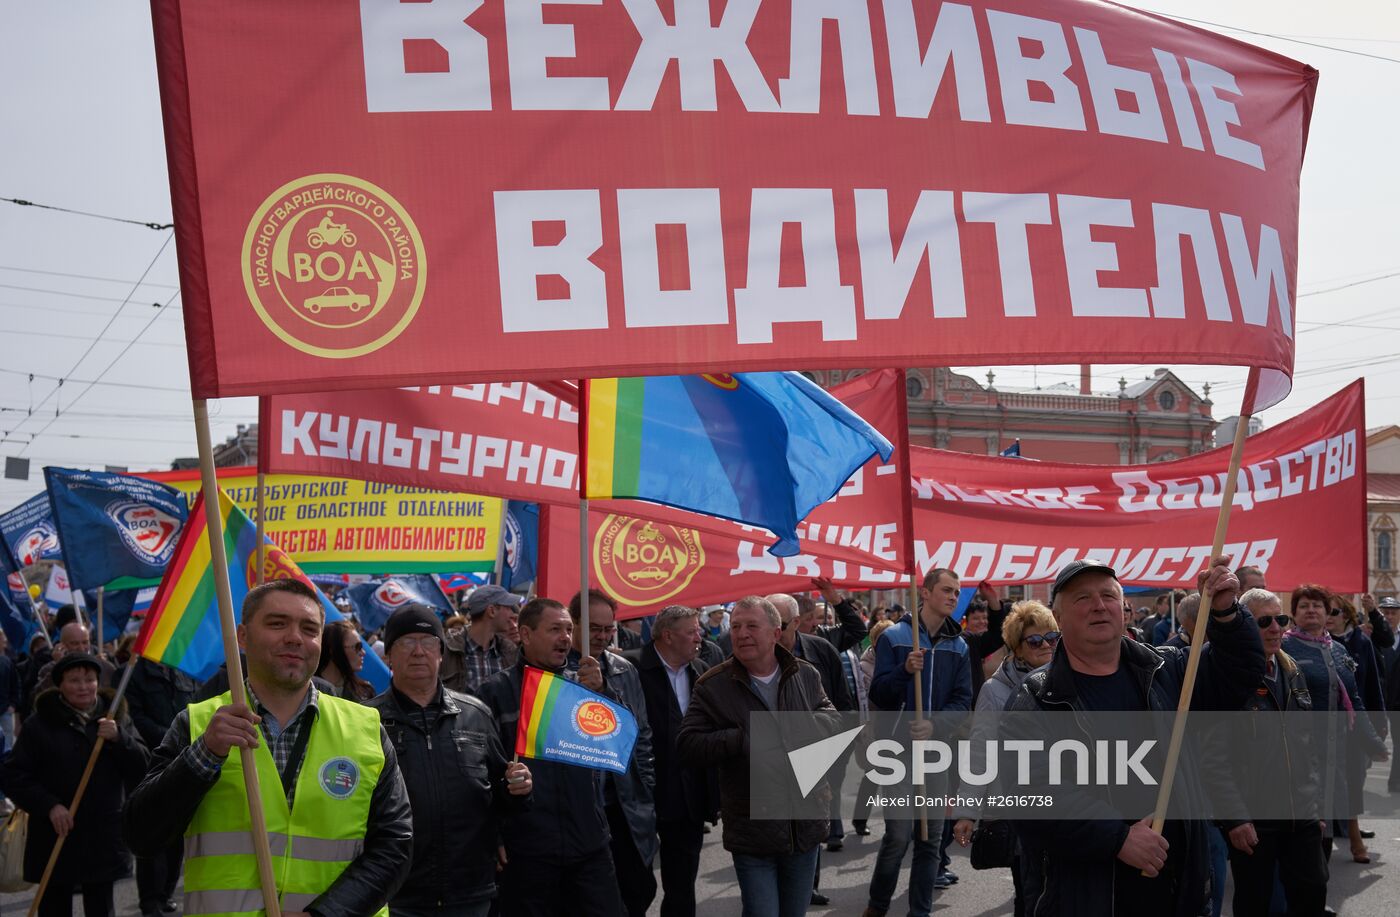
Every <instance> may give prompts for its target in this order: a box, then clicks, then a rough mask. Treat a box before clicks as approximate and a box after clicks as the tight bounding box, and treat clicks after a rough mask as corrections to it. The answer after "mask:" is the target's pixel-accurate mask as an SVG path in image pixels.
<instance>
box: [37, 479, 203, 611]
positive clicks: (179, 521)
mask: <svg viewBox="0 0 1400 917" xmlns="http://www.w3.org/2000/svg"><path fill="white" fill-rule="evenodd" d="M44 479H45V480H46V481H47V482H48V485H49V503H50V504H51V505H52V506H53V519H54V522H55V523H56V525H57V527H58V537H59V541H60V542H61V543H62V545H63V558H64V563H65V566H67V568H68V578H69V580H71V581H72V583H73V587H74V588H75V589H96V588H97V587H98V586H106V587H108V588H109V589H124V588H133V587H137V588H139V587H141V586H153V585H155V584H156V583H158V582H159V581H160V578H161V575H162V574H164V573H165V565H166V564H168V563H169V562H170V558H171V557H173V556H174V554H175V542H176V541H178V540H179V537H180V530H181V529H182V528H183V527H184V525H185V518H186V517H187V516H188V515H189V510H188V509H187V508H186V506H185V498H184V496H183V495H182V494H181V493H180V492H179V491H178V490H176V489H175V488H173V487H167V486H166V485H164V484H159V483H156V482H155V481H148V480H146V479H145V478H138V477H133V476H131V475H126V474H111V473H108V472H105V471H76V470H74V469H71V468H52V467H50V468H45V469H44Z"/></svg>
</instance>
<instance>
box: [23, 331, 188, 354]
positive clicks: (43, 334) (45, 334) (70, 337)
mask: <svg viewBox="0 0 1400 917" xmlns="http://www.w3.org/2000/svg"><path fill="white" fill-rule="evenodd" d="M5 333H6V334H22V335H24V336H25V337H36V338H58V339H60V340H64V341H95V340H97V339H96V338H90V337H84V336H83V335H81V334H59V333H58V332H56V331H16V330H14V329H13V328H10V329H6V331H5ZM107 343H108V344H135V343H136V341H135V340H131V341H114V340H110V339H109V340H108V341H107ZM140 343H141V345H142V346H144V347H179V348H182V349H183V348H184V346H185V345H184V344H181V343H176V342H172V341H141V342H140Z"/></svg>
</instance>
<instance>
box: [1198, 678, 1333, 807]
mask: <svg viewBox="0 0 1400 917" xmlns="http://www.w3.org/2000/svg"><path fill="white" fill-rule="evenodd" d="M1275 659H1276V668H1277V671H1276V672H1275V677H1274V678H1273V679H1272V680H1270V679H1267V678H1263V679H1260V681H1259V686H1258V687H1257V688H1256V689H1255V691H1254V693H1253V694H1251V695H1250V697H1249V700H1247V701H1246V702H1245V705H1244V709H1245V710H1247V711H1249V712H1251V713H1257V714H1260V715H1261V716H1267V715H1268V714H1269V713H1280V712H1283V713H1300V712H1310V711H1311V710H1312V696H1311V695H1310V694H1308V682H1307V679H1306V678H1304V677H1303V673H1302V672H1301V671H1300V670H1299V668H1298V664H1297V663H1296V662H1294V661H1293V658H1292V657H1291V656H1289V655H1288V654H1287V653H1284V652H1282V651H1280V652H1279V653H1278V655H1277V656H1276V657H1275ZM1261 716H1252V717H1249V718H1248V720H1247V723H1248V725H1247V726H1246V725H1245V724H1243V723H1240V722H1239V721H1238V720H1232V721H1231V723H1230V724H1229V725H1228V726H1226V725H1225V724H1222V725H1221V727H1219V728H1220V729H1222V730H1224V729H1228V730H1229V735H1224V734H1219V733H1217V734H1216V735H1213V736H1211V739H1210V741H1209V742H1207V743H1206V746H1205V747H1206V755H1205V757H1204V759H1203V761H1202V765H1203V767H1202V770H1203V774H1202V777H1203V780H1204V782H1205V785H1206V790H1207V792H1208V793H1209V795H1210V797H1211V804H1212V807H1213V808H1214V810H1215V812H1216V814H1217V821H1218V822H1219V823H1220V826H1221V827H1222V828H1224V829H1225V830H1226V831H1229V830H1231V829H1232V828H1235V827H1237V826H1239V825H1242V824H1244V823H1245V822H1247V821H1249V822H1253V823H1254V827H1255V829H1256V830H1258V831H1267V830H1287V829H1289V828H1292V827H1293V826H1294V825H1295V824H1298V823H1306V822H1315V821H1317V819H1318V818H1319V817H1320V815H1321V795H1322V781H1321V773H1322V762H1321V759H1320V758H1319V756H1318V754H1317V749H1315V748H1313V744H1312V730H1311V729H1309V728H1307V727H1306V726H1302V724H1301V723H1299V722H1298V719H1297V718H1294V719H1291V720H1290V719H1289V718H1287V717H1281V718H1274V719H1272V720H1271V721H1270V722H1268V723H1266V722H1265V721H1264V720H1263V719H1261ZM1295 723H1296V724H1297V725H1299V726H1302V728H1298V729H1288V728H1287V727H1288V726H1290V725H1294V724H1295ZM1261 725H1263V726H1264V728H1262V729H1261V728H1259V727H1260V726H1261ZM1280 769H1282V771H1283V775H1282V776H1283V780H1284V783H1285V784H1286V785H1287V786H1288V788H1289V791H1290V796H1289V802H1290V804H1291V805H1290V808H1291V809H1292V812H1293V816H1292V818H1290V819H1287V820H1264V819H1261V818H1259V816H1258V815H1257V814H1254V813H1258V812H1262V811H1266V810H1277V808H1278V802H1279V800H1278V799H1277V798H1269V799H1267V800H1265V799H1263V798H1261V796H1260V794H1261V793H1273V792H1274V790H1273V788H1274V787H1275V786H1277V783H1276V782H1274V781H1273V780H1270V781H1260V780H1259V779H1258V775H1260V774H1264V773H1269V774H1274V773H1277V772H1278V771H1279V770H1280Z"/></svg>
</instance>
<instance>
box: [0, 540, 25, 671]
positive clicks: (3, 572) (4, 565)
mask: <svg viewBox="0 0 1400 917" xmlns="http://www.w3.org/2000/svg"><path fill="white" fill-rule="evenodd" d="M0 580H4V582H5V585H4V586H3V587H0V598H7V599H9V600H10V601H11V602H13V603H14V604H15V605H16V606H17V607H20V608H28V607H29V586H28V585H27V584H26V583H25V581H24V576H23V575H22V574H21V573H20V566H19V562H18V561H16V560H15V555H14V554H13V553H12V552H11V551H10V546H9V544H8V543H7V542H6V541H5V539H3V538H0ZM7 593H8V594H7ZM20 648H21V649H22V648H23V647H20Z"/></svg>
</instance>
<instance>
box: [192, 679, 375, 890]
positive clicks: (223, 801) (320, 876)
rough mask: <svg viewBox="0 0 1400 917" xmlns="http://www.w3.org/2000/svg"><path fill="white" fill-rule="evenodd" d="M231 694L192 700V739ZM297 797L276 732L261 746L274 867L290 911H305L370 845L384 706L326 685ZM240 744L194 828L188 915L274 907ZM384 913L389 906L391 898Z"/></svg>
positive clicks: (261, 774)
mask: <svg viewBox="0 0 1400 917" xmlns="http://www.w3.org/2000/svg"><path fill="white" fill-rule="evenodd" d="M228 703H230V695H229V694H228V692H225V693H224V694H223V695H222V696H221V697H215V698H211V699H209V700H207V701H203V702H202V703H198V704H191V705H190V708H189V711H190V741H191V742H193V741H194V740H195V739H196V738H198V737H199V736H201V735H203V734H204V730H205V728H206V727H207V726H208V725H209V720H210V719H211V718H212V717H213V716H214V711H216V710H218V709H219V708H220V707H222V706H224V705H225V704H228ZM316 704H317V713H316V718H315V720H314V721H313V722H312V724H311V735H310V737H309V738H308V740H307V743H306V754H305V756H304V757H303V758H302V765H301V771H300V773H299V774H298V775H297V782H296V792H295V793H294V794H293V798H292V806H291V808H290V809H289V808H288V806H287V797H286V794H285V793H283V791H282V778H281V777H280V776H279V775H278V773H277V766H276V764H275V763H274V762H273V760H272V752H271V751H270V750H269V749H268V745H267V742H266V741H263V742H259V743H258V747H257V749H256V750H255V751H254V752H253V759H254V761H255V762H256V763H257V769H258V781H259V786H260V787H261V789H262V808H263V817H264V818H265V819H266V820H267V833H268V843H269V846H270V847H271V850H272V872H273V875H274V876H275V878H276V882H277V891H278V893H279V896H280V900H281V904H282V909H283V910H284V911H304V910H306V908H307V906H308V905H310V904H311V902H312V901H314V900H315V899H316V898H317V896H319V895H320V894H321V893H323V892H324V891H325V890H326V889H328V888H330V886H331V883H332V882H334V881H335V880H336V878H337V877H338V876H339V875H340V874H341V873H342V872H344V871H345V868H346V867H347V866H349V865H350V863H351V861H352V860H354V859H355V857H357V856H359V855H360V851H361V850H362V849H364V841H365V830H366V826H367V825H368V822H369V805H370V797H371V796H372V795H373V793H374V787H375V785H376V784H377V783H378V782H379V774H380V772H381V771H383V769H384V749H383V746H381V745H380V740H379V711H378V710H375V709H374V708H372V707H364V706H361V705H359V704H356V703H352V702H351V701H346V700H341V699H340V698H338V697H331V696H329V695H327V694H326V693H324V692H322V693H321V694H320V696H319V697H318V698H317V701H316ZM247 798H248V797H247V794H246V792H245V790H244V785H243V762H242V756H241V755H240V754H230V755H229V756H228V759H227V760H225V761H224V765H223V768H222V770H221V771H220V773H219V779H218V780H217V781H216V782H215V783H214V785H213V786H212V787H211V788H210V789H209V792H208V793H207V794H205V796H204V800H203V801H202V802H201V803H200V804H199V809H198V810H196V812H195V815H194V818H193V819H192V820H191V821H190V826H189V828H187V829H186V830H185V907H184V913H185V914H186V915H187V917H193V915H204V917H214V915H219V917H225V915H230V917H231V915H255V914H262V913H264V909H263V900H262V890H261V884H260V883H259V881H258V865H257V859H256V857H255V855H254V853H253V834H252V823H251V819H250V817H249V814H248V803H247ZM378 913H379V914H380V915H387V914H388V909H387V907H386V908H381V909H380V910H379V912H378Z"/></svg>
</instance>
